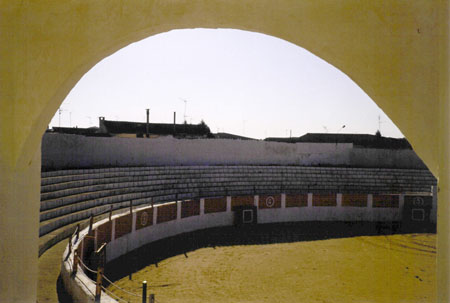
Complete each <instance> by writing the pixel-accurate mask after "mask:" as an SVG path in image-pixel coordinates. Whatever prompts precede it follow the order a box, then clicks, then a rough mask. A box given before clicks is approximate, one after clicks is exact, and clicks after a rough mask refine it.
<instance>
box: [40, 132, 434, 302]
mask: <svg viewBox="0 0 450 303" xmlns="http://www.w3.org/2000/svg"><path fill="white" fill-rule="evenodd" d="M63 139H64V140H63V141H64V142H67V138H63ZM45 140H47V139H45V137H44V141H43V142H44V145H43V150H45V146H46V144H48V142H47V143H46V141H45ZM72 140H87V139H79V138H76V137H72ZM124 140H125V141H124ZM130 140H136V139H124V138H108V139H105V141H104V142H103V143H102V144H104V145H105V146H108V148H105V146H98V147H97V148H98V149H99V150H108V151H109V152H106V156H105V157H104V159H107V160H103V161H111V162H114V163H116V162H118V161H120V157H119V156H120V152H117V148H110V147H111V145H114V144H122V145H123V143H124V142H125V143H127V142H128V144H124V145H128V146H129V144H131V143H130V142H134V141H130ZM144 141H145V142H148V141H152V140H144ZM144 141H140V142H144ZM230 141H233V140H230ZM52 142H53V143H52V144H55V141H52ZM158 142H159V144H161V145H164V144H166V143H167V142H166V141H157V140H155V141H153V142H152V144H153V145H154V144H156V143H158ZM172 143H173V142H172ZM172 143H170V144H172ZM191 143H192V142H191V141H190V140H185V141H184V140H179V141H177V144H179V145H187V146H189V145H190V144H191ZM146 144H147V143H145V144H144V145H146ZM214 144H224V145H227V144H234V145H235V147H236V148H238V146H239V145H241V146H240V148H242V149H247V148H249V146H251V148H252V149H253V151H255V150H257V151H258V148H261V149H264V150H269V151H270V152H271V151H272V150H273V147H274V146H277V147H278V153H279V151H280V150H283V148H286V146H289V144H288V143H270V144H269V143H266V142H259V143H256V146H259V147H255V146H254V144H255V143H245V142H238V141H234V142H231V143H230V142H229V141H223V142H222V141H214V142H212V141H210V143H205V145H204V149H201V148H200V149H197V150H196V154H197V155H198V157H199V158H201V159H204V157H203V154H210V152H211V149H213V148H214ZM97 145H99V143H98V144H97ZM196 145H197V146H202V143H201V142H200V143H198V142H197V144H196ZM333 145H334V147H333V148H331V149H329V148H330V146H329V145H326V144H325V145H323V144H318V145H311V144H309V145H308V144H304V145H301V144H300V145H299V146H298V147H297V148H299V149H302V148H303V149H305V150H307V152H306V151H305V152H304V157H303V158H302V159H303V160H302V161H304V162H303V163H297V165H293V164H290V165H288V164H284V165H282V164H280V163H271V161H272V162H273V161H274V160H273V159H274V157H267V159H270V158H271V159H272V160H267V159H266V160H264V156H262V152H259V153H258V155H259V158H258V157H256V159H260V160H259V161H260V163H258V164H253V165H250V164H249V163H243V164H242V162H246V161H247V162H248V161H250V160H245V159H244V158H245V156H241V158H239V156H235V158H236V159H239V161H240V162H241V164H240V165H231V164H230V163H223V162H226V161H228V160H226V159H225V160H224V159H222V160H217V159H216V160H215V162H211V163H209V164H205V163H203V164H202V165H186V163H184V164H183V163H175V164H174V163H172V165H162V166H155V165H153V166H145V165H143V166H129V167H108V168H81V169H49V170H48V171H47V172H43V173H42V182H41V215H40V217H41V225H40V230H39V232H40V238H41V246H40V252H41V254H42V253H44V251H45V250H47V249H48V248H50V247H51V246H52V245H53V244H54V243H56V242H58V241H60V240H61V239H64V238H66V237H68V236H69V245H67V242H65V241H64V243H65V244H64V246H66V247H65V250H64V253H63V254H62V255H61V254H60V258H62V266H61V281H62V283H61V284H63V285H64V288H65V290H66V291H67V293H68V294H69V295H70V296H71V297H72V298H73V300H74V301H77V302H93V301H94V300H95V298H96V297H97V298H99V297H100V298H101V302H116V301H119V302H124V301H125V302H141V301H142V289H143V286H142V281H144V280H145V281H147V282H148V288H147V293H146V294H145V296H146V300H147V301H149V300H150V299H149V298H147V297H148V296H149V295H150V294H154V295H155V296H156V300H157V302H182V301H183V302H190V301H205V302H211V301H221V302H222V301H223V302H242V301H246V302H256V301H273V300H280V301H286V302H298V301H299V300H302V299H303V298H307V301H308V302H349V301H354V302H386V301H390V302H405V301H408V302H431V301H433V300H435V298H436V291H435V287H436V286H435V285H436V278H435V262H436V260H435V254H436V244H435V234H434V232H435V223H436V205H437V201H436V200H437V199H436V179H435V178H434V177H433V176H432V174H431V173H430V172H429V171H428V170H427V169H426V168H424V167H423V164H421V162H420V161H419V160H418V158H414V157H415V156H414V155H412V154H410V152H409V151H389V150H370V151H369V150H365V151H362V150H358V148H356V147H355V146H351V145H350V146H348V145H343V146H338V145H336V144H333ZM333 145H332V146H333ZM77 146H79V147H78V148H79V149H83V147H82V146H83V145H80V144H77ZM84 146H86V144H85V145H84ZM302 146H303V147H302ZM305 146H306V147H305ZM268 147H270V148H268ZM61 148H63V147H62V145H61V146H60V148H59V149H57V150H58V151H59V152H61ZM67 148H69V147H67ZM147 148H148V147H145V146H144V147H140V148H139V147H137V148H134V149H133V150H135V152H136V154H134V155H133V156H132V157H130V158H133V159H139V151H140V150H141V151H145V152H147V151H148V150H147ZM180 148H181V150H183V147H180ZM70 149H71V152H73V153H77V152H79V151H76V150H75V151H74V150H73V147H72V146H70ZM154 149H157V148H154ZM161 150H165V148H162V149H161ZM167 150H169V149H167ZM270 152H269V153H270ZM68 153H69V151H68ZM287 153H289V154H290V153H291V152H290V151H289V150H288V151H287ZM347 153H349V154H351V155H352V156H351V157H347V156H345V155H346V154H347ZM358 153H359V154H358ZM362 153H367V154H368V155H370V156H374V155H375V156H374V157H373V158H375V159H378V160H377V161H378V163H377V164H378V166H380V167H378V168H373V167H363V166H364V165H363V163H366V166H370V165H373V163H367V162H366V161H363V160H364V157H363V156H362V155H363V154H362ZM386 153H388V154H389V153H391V155H392V156H393V157H395V156H399V155H401V156H403V157H404V158H408V157H409V158H408V159H409V160H408V161H405V162H403V163H402V162H401V161H399V162H398V163H397V164H396V165H397V167H392V166H393V164H392V163H391V162H390V160H389V159H385V158H384V157H380V155H385V154H386ZM396 153H397V154H396ZM398 153H400V154H398ZM62 154H64V155H66V157H64V158H70V156H67V153H64V152H63V153H62ZM91 154H93V155H95V154H96V151H95V150H91ZM186 154H187V155H189V153H186ZM238 154H241V155H242V154H245V153H238ZM377 154H378V157H377V156H376V155H377ZM305 155H308V157H306V156H305ZM319 155H320V156H319ZM153 156H154V158H156V159H158V161H160V162H164V161H165V160H164V157H163V155H156V154H155V155H153ZM172 156H173V155H170V154H169V155H168V156H167V157H168V158H171V159H172V158H173V157H172ZM266 156H268V155H266ZM51 158H52V159H53V160H52V162H48V161H45V158H44V161H43V164H47V165H48V166H52V167H58V166H64V165H67V163H65V162H64V161H66V160H67V159H60V160H58V157H51ZM94 158H95V156H94ZM175 158H176V157H175ZM55 159H56V160H55ZM77 159H79V157H78V158H77ZM361 159H363V160H361ZM58 161H59V162H58ZM136 161H139V160H136ZM189 161H192V162H195V159H194V158H190V160H189ZM209 161H212V160H209ZM221 161H222V162H221ZM263 161H266V163H265V165H262V163H261V162H263ZM287 161H288V162H289V161H293V160H292V159H288V160H287ZM313 161H319V162H320V163H328V165H327V166H319V165H317V163H313ZM329 161H334V162H333V165H330V164H329V163H330V162H329ZM77 164H78V165H79V163H77ZM106 164H108V163H102V165H106ZM134 164H136V163H134ZM140 164H143V163H140ZM299 164H303V165H299ZM344 164H345V165H344ZM89 165H91V164H89ZM344 166H346V167H344ZM352 166H353V167H352ZM383 166H384V167H383ZM398 166H401V167H398ZM408 166H410V167H408ZM59 249H60V248H59ZM60 250H61V249H60ZM368 260H370V261H368ZM99 272H100V275H99ZM130 278H131V279H130ZM99 281H101V282H102V283H101V284H100V283H99ZM100 290H101V291H100ZM60 300H61V298H60Z"/></svg>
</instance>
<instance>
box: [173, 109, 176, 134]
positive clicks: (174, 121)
mask: <svg viewBox="0 0 450 303" xmlns="http://www.w3.org/2000/svg"><path fill="white" fill-rule="evenodd" d="M176 121H177V112H173V134H174V135H175V125H176V123H177V122H176Z"/></svg>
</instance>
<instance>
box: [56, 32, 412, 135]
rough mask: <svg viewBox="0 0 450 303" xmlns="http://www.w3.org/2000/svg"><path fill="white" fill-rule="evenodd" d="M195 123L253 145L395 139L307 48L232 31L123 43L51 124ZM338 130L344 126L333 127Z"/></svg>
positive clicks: (373, 109) (361, 95)
mask: <svg viewBox="0 0 450 303" xmlns="http://www.w3.org/2000/svg"><path fill="white" fill-rule="evenodd" d="M182 99H184V100H187V106H186V115H187V122H188V123H189V122H192V123H199V122H200V120H201V119H203V120H204V121H205V122H206V123H207V124H208V125H209V126H210V128H211V131H212V132H217V131H220V132H229V133H234V134H238V135H244V136H249V137H253V138H264V137H269V136H270V137H275V136H277V137H282V136H289V133H290V131H292V136H300V135H303V134H305V133H308V132H326V131H328V132H338V131H339V132H340V133H368V134H374V133H375V132H376V130H377V129H378V125H379V124H378V117H379V116H380V117H381V122H382V123H381V133H382V135H384V136H389V137H403V135H402V134H401V132H400V131H399V130H398V129H397V127H396V126H395V125H394V124H393V123H392V122H391V120H390V119H389V118H388V117H387V116H386V115H385V114H384V113H383V112H382V111H381V109H379V108H378V106H377V105H376V104H375V103H374V102H373V101H372V100H371V99H370V98H369V97H368V96H367V95H366V94H365V92H363V91H362V90H361V89H360V88H359V87H358V85H357V84H356V83H354V82H353V81H352V80H351V79H350V78H348V77H347V76H346V75H345V74H343V73H342V72H341V71H340V70H338V69H336V68H335V67H333V66H332V65H330V64H328V63H327V62H325V61H323V60H322V59H320V58H318V57H316V56H315V55H313V54H311V53H310V52H308V51H307V50H305V49H303V48H301V47H298V46H296V45H294V44H291V43H289V42H286V41H284V40H281V39H278V38H274V37H271V36H267V35H263V34H258V33H252V32H245V31H238V30H227V29H220V30H208V29H195V30H176V31H171V32H168V33H164V34H160V35H156V36H152V37H149V38H147V39H144V40H142V41H139V42H137V43H134V44H131V45H129V46H128V47H125V48H123V49H121V50H119V51H118V52H116V53H115V54H113V55H111V56H110V57H107V58H105V59H104V60H102V61H101V62H99V63H98V64H97V65H96V66H94V67H93V68H92V69H91V70H90V71H89V72H88V73H86V74H85V75H84V76H83V77H82V79H81V80H80V81H79V82H78V84H77V85H76V86H75V87H74V88H73V89H72V91H71V92H70V93H69V95H68V96H67V98H66V99H65V101H64V103H63V104H62V105H61V109H62V111H61V115H59V113H58V112H57V113H56V114H55V116H54V118H53V119H52V121H51V123H50V126H58V125H59V117H60V118H61V126H70V125H71V126H78V127H88V126H98V117H99V116H104V117H105V118H106V119H107V120H121V121H145V119H146V118H145V109H146V108H150V121H151V122H165V123H171V122H172V119H173V112H174V111H176V112H177V122H178V123H181V122H182V121H183V120H184V119H183V116H184V106H185V103H184V102H183V101H182ZM342 125H346V127H345V128H344V129H341V127H342Z"/></svg>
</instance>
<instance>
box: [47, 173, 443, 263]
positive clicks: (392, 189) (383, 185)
mask: <svg viewBox="0 0 450 303" xmlns="http://www.w3.org/2000/svg"><path fill="white" fill-rule="evenodd" d="M432 185H436V179H435V178H434V177H433V176H432V174H431V173H430V172H429V171H427V170H408V169H381V168H376V169H370V168H338V167H298V166H187V167H183V166H178V167H120V168H103V169H76V170H63V171H52V172H43V173H42V181H41V213H40V222H41V223H40V229H39V235H40V237H41V241H40V242H41V243H40V250H39V254H40V255H41V254H42V253H43V252H44V251H45V250H46V249H48V248H49V247H51V246H52V245H53V244H55V243H57V242H58V241H60V240H62V239H64V238H65V237H67V236H69V235H70V234H71V233H72V232H73V230H74V228H75V226H76V225H77V224H78V223H80V222H82V223H83V222H84V223H83V224H84V225H86V224H87V223H86V219H88V218H89V217H90V216H99V215H100V214H103V216H106V215H107V214H104V213H105V212H108V211H110V209H111V206H112V208H113V210H114V211H115V212H119V211H120V210H121V209H124V208H128V207H129V205H130V201H131V200H132V201H133V202H132V203H133V205H134V206H137V205H142V204H149V203H152V202H153V203H161V202H167V201H173V200H176V199H180V200H182V199H192V198H199V197H215V196H225V195H253V194H265V193H280V192H284V193H294V192H302V193H307V192H314V193H405V192H430V191H431V186H432Z"/></svg>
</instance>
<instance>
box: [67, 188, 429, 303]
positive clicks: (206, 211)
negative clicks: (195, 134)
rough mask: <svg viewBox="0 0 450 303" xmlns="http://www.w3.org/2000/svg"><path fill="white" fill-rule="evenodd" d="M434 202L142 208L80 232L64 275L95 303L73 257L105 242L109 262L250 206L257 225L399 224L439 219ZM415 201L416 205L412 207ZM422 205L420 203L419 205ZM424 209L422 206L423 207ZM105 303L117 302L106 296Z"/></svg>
mask: <svg viewBox="0 0 450 303" xmlns="http://www.w3.org/2000/svg"><path fill="white" fill-rule="evenodd" d="M435 200H436V199H435V198H434V197H433V196H432V195H431V194H425V193H406V194H392V195H390V194H360V193H359V194H345V193H344V194H342V193H337V194H335V193H331V194H315V193H314V194H313V193H296V194H289V193H288V194H286V193H282V194H274V195H267V194H265V195H245V196H226V197H214V198H200V199H193V200H184V201H177V202H169V203H164V204H159V205H153V206H144V207H140V208H137V209H134V210H132V211H130V212H128V213H126V214H122V215H116V216H112V217H111V218H110V219H104V220H102V221H99V222H98V223H96V224H94V225H93V228H92V229H91V230H89V229H84V230H83V231H81V232H80V236H79V239H71V240H70V241H71V243H72V245H71V246H72V247H73V249H71V250H69V247H68V248H67V249H66V251H65V253H64V256H63V262H62V268H61V276H62V278H63V281H64V285H65V287H66V290H67V291H68V292H69V293H70V294H71V295H72V297H73V298H74V300H75V301H80V302H94V294H95V282H93V281H92V280H91V279H89V278H88V277H87V275H86V274H85V273H84V271H83V270H80V268H83V267H78V268H79V269H78V271H77V272H76V274H72V270H73V262H74V252H75V251H76V253H77V255H78V256H79V257H80V260H81V262H83V263H88V264H89V261H90V260H91V259H92V257H91V256H92V254H93V252H94V251H96V250H97V249H98V248H99V247H100V246H101V245H102V244H103V243H106V262H109V261H111V260H114V259H116V258H118V257H120V256H122V255H125V254H127V253H129V252H130V251H132V250H134V249H136V248H139V247H141V246H143V245H145V244H148V243H151V242H154V241H157V240H160V239H163V238H167V237H171V236H174V235H178V234H181V233H187V232H192V231H195V230H200V229H205V228H211V227H217V226H227V225H232V224H233V223H234V219H235V218H234V216H235V215H236V213H235V212H234V211H233V210H235V209H236V208H239V207H242V206H244V207H249V208H253V209H254V210H255V211H256V214H255V215H256V216H255V218H256V223H258V224H263V223H275V222H294V221H377V222H378V221H381V222H383V221H385V222H386V221H387V222H391V221H401V220H405V212H404V211H405V210H406V206H405V205H406V204H405V202H407V204H408V205H410V204H411V205H417V204H420V203H422V206H423V203H424V201H425V202H430V204H429V206H430V207H431V209H429V210H428V211H429V212H427V216H429V218H430V219H432V218H435V216H436V201H435ZM409 202H413V203H409ZM417 202H419V203H417ZM419 206H420V205H419ZM101 297H102V302H115V301H114V300H113V299H112V298H111V297H109V296H108V295H107V294H106V293H105V292H103V293H102V295H101Z"/></svg>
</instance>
